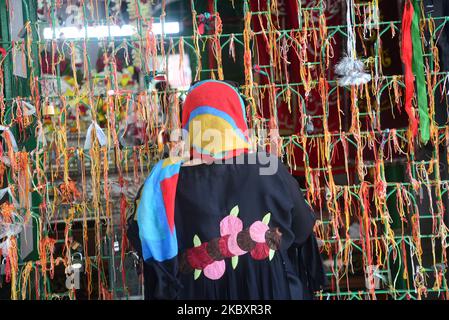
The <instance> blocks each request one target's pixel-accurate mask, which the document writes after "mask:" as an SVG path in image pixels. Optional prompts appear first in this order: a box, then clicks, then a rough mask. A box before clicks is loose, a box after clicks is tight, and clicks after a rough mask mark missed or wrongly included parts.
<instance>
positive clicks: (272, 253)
mask: <svg viewBox="0 0 449 320" xmlns="http://www.w3.org/2000/svg"><path fill="white" fill-rule="evenodd" d="M275 252H276V251H274V250H273V249H270V252H269V254H268V258H269V259H270V261H271V259H273V257H274V253H275Z"/></svg>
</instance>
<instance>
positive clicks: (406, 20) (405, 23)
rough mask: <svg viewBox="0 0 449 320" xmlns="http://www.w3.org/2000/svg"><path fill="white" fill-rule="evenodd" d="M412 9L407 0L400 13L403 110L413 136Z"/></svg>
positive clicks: (416, 131)
mask: <svg viewBox="0 0 449 320" xmlns="http://www.w3.org/2000/svg"><path fill="white" fill-rule="evenodd" d="M413 14H414V9H413V5H412V3H411V2H410V0H407V2H406V3H405V7H404V13H403V15H402V45H401V51H402V62H403V63H404V67H405V111H406V112H407V114H408V117H409V125H410V129H411V131H412V135H413V137H415V136H416V135H417V134H418V119H416V117H415V114H414V112H413V108H412V100H413V96H414V94H415V83H414V81H415V78H414V75H413V69H412V62H413V44H412V35H411V27H412V20H413Z"/></svg>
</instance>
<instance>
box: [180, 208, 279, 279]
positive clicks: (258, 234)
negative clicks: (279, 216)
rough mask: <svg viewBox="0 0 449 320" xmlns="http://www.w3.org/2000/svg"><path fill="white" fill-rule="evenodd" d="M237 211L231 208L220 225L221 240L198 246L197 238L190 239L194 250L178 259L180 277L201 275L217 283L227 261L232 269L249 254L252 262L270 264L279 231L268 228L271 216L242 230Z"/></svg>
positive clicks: (276, 248) (190, 249) (277, 245)
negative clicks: (268, 262) (183, 274)
mask: <svg viewBox="0 0 449 320" xmlns="http://www.w3.org/2000/svg"><path fill="white" fill-rule="evenodd" d="M238 214H239V207H238V206H235V207H234V208H232V210H231V212H230V214H229V215H228V216H226V217H225V218H224V219H223V220H221V222H220V235H221V237H220V238H215V239H212V240H210V241H209V242H204V243H201V240H200V239H199V237H198V236H196V235H195V237H194V238H193V244H194V247H193V248H189V249H187V250H186V251H185V252H183V253H181V254H180V255H179V259H180V262H179V269H180V271H181V272H183V273H190V272H192V271H194V277H195V279H197V278H198V277H199V276H200V275H201V273H202V272H203V273H204V276H205V277H206V278H208V279H211V280H218V279H220V278H221V277H222V276H223V274H224V273H225V270H226V263H225V260H224V259H226V258H231V259H232V267H233V268H234V269H235V268H236V267H237V264H238V257H239V256H241V255H244V254H246V253H247V252H249V253H250V255H251V257H252V258H253V259H255V260H264V259H267V258H269V259H270V260H271V259H272V258H273V256H274V252H275V250H278V249H279V246H280V242H281V235H282V234H281V232H280V231H279V229H278V228H270V227H269V226H268V223H269V221H270V217H271V215H270V213H267V214H266V215H265V216H264V218H263V219H262V221H255V222H253V224H252V225H251V226H250V227H249V228H247V229H243V222H242V220H240V218H238V217H237V216H238Z"/></svg>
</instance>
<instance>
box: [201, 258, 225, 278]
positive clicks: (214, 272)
mask: <svg viewBox="0 0 449 320" xmlns="http://www.w3.org/2000/svg"><path fill="white" fill-rule="evenodd" d="M225 269H226V264H225V262H224V260H219V261H215V262H213V263H211V264H209V265H208V266H206V267H205V268H204V270H203V272H204V276H205V277H207V278H209V279H211V280H218V279H220V278H221V277H222V276H223V274H224V272H225Z"/></svg>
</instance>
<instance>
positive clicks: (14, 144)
mask: <svg viewBox="0 0 449 320" xmlns="http://www.w3.org/2000/svg"><path fill="white" fill-rule="evenodd" d="M0 131H3V134H6V135H7V136H8V137H9V140H10V141H11V145H12V150H13V151H14V152H18V151H19V147H17V142H16V138H14V135H13V134H12V132H11V130H9V127H5V126H0ZM3 134H2V135H3Z"/></svg>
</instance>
